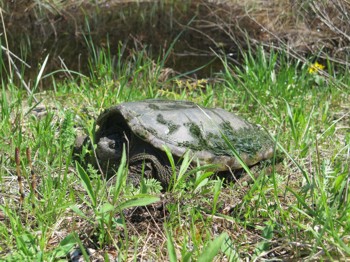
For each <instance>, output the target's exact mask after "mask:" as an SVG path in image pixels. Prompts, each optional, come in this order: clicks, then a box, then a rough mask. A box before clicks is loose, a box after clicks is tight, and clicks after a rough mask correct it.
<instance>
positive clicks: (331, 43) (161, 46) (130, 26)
mask: <svg viewBox="0 0 350 262" xmlns="http://www.w3.org/2000/svg"><path fill="white" fill-rule="evenodd" d="M0 6H1V9H0V16H1V35H0V44H1V50H2V53H1V56H0V76H1V85H2V89H1V99H0V108H1V112H0V165H1V168H0V259H1V260H5V261H33V260H35V261H59V260H62V261H64V260H68V259H70V260H73V261H77V260H78V259H82V260H86V261H89V260H92V261H109V260H115V259H118V260H120V261H124V260H126V261H131V260H133V261H134V260H135V261H139V260H140V261H141V260H142V261H143V260H154V261H165V260H170V261H177V260H181V261H191V260H198V261H212V260H214V261H237V260H255V261H260V260H274V261H277V260H283V261H288V260H293V261H298V260H299V261H304V260H346V259H349V256H350V248H349V241H350V196H349V184H350V178H349V175H350V171H349V163H350V161H349V158H350V132H349V127H350V117H349V114H350V110H349V108H350V99H349V96H350V91H349V82H350V77H349V70H348V66H349V63H348V56H349V42H350V24H349V23H350V19H349V14H350V12H349V11H350V3H349V2H348V1H345V0H344V1H340V0H332V1H298V0H296V1H291V0H290V1H287V0H283V1H274V0H261V1H249V0H245V1H235V0H232V1H204V0H203V1H201V0H193V1H154V2H152V1H150V2H149V1H147V2H146V1H145V2H144V1H88V0H80V1H57V0H30V1H24V0H23V1H22V0H18V1H5V0H3V1H1V0H0ZM146 98H166V99H184V100H191V101H194V102H196V103H198V104H200V105H202V106H208V107H222V108H225V109H227V110H229V111H232V112H235V113H236V114H239V115H241V116H243V117H245V118H247V119H248V120H250V121H251V122H254V123H257V124H260V125H261V126H263V127H264V128H265V129H266V130H267V131H268V132H269V133H270V134H271V136H272V137H273V138H274V140H275V141H276V151H277V152H278V153H277V154H276V156H278V158H277V157H276V158H274V159H272V160H271V162H270V163H269V165H268V166H269V168H268V169H262V170H261V171H259V172H257V174H256V175H257V177H256V178H254V179H252V180H253V181H251V182H250V183H247V181H246V180H245V179H241V180H238V181H236V182H235V183H231V184H227V183H223V182H222V181H221V180H220V179H218V178H215V177H213V176H212V172H211V171H210V170H209V169H206V168H205V167H203V168H199V169H196V172H193V170H192V171H191V170H188V169H187V168H186V166H188V164H189V160H188V159H187V160H186V159H185V160H186V161H184V162H183V165H182V168H180V170H179V171H178V172H177V173H176V174H174V177H175V178H176V179H177V180H176V181H177V182H176V183H175V184H174V186H173V187H171V188H169V189H168V190H167V191H166V192H163V191H161V188H160V185H159V183H158V182H157V181H155V180H147V181H145V183H144V186H143V187H141V188H133V187H132V186H131V185H127V184H125V179H126V176H127V172H128V171H127V161H126V160H125V159H124V160H123V161H122V163H121V165H120V168H119V170H118V171H117V172H116V179H114V180H112V182H107V181H105V180H103V179H101V175H100V174H98V173H97V171H96V170H94V169H93V168H92V167H87V168H82V167H81V166H80V165H79V164H78V163H77V162H76V161H75V160H76V158H80V159H83V158H84V154H85V153H87V151H88V149H85V150H86V151H84V152H83V153H82V154H80V155H75V154H74V152H73V149H74V141H75V137H76V136H77V135H78V134H81V133H86V134H88V135H90V136H91V137H93V134H94V130H95V124H94V120H95V118H96V117H97V116H98V115H99V114H100V113H101V112H102V111H103V110H104V109H105V108H107V107H109V106H111V105H115V104H118V103H121V102H124V101H135V100H141V99H146ZM280 158H281V159H280ZM247 172H248V171H247ZM248 173H249V174H250V172H248ZM249 174H247V175H246V177H249ZM183 177H188V179H182V178H183Z"/></svg>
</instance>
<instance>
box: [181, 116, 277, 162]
mask: <svg viewBox="0 0 350 262" xmlns="http://www.w3.org/2000/svg"><path fill="white" fill-rule="evenodd" d="M184 125H186V126H187V127H188V128H189V131H190V133H191V135H192V137H193V138H194V140H193V141H185V142H183V143H181V145H180V146H185V147H189V148H191V149H192V150H196V151H205V150H208V151H210V152H213V153H214V154H216V155H223V154H225V155H232V152H231V149H230V146H229V145H228V144H227V143H226V142H225V140H224V139H223V136H225V137H226V138H227V140H228V141H230V143H231V145H232V146H233V147H234V148H235V149H236V150H237V152H238V153H240V154H241V153H245V154H247V155H248V156H249V157H255V156H256V155H257V154H258V153H259V152H264V151H266V150H268V149H270V148H271V147H272V146H273V143H272V141H271V139H270V137H269V136H268V134H267V133H266V132H264V131H263V130H261V129H259V128H258V127H256V126H252V127H250V128H242V129H239V130H234V129H233V128H232V127H231V125H230V123H229V122H223V123H221V124H220V125H219V126H218V129H220V131H221V133H220V132H218V133H217V134H216V133H215V134H214V133H211V132H207V133H204V134H203V132H202V130H201V128H200V126H199V125H197V124H196V123H193V122H188V123H185V124H184ZM218 131H219V130H218Z"/></svg>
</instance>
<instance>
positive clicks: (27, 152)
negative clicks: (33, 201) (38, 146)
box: [26, 147, 38, 198]
mask: <svg viewBox="0 0 350 262" xmlns="http://www.w3.org/2000/svg"><path fill="white" fill-rule="evenodd" d="M26 155H27V160H28V164H29V168H30V174H31V189H32V193H33V194H34V196H35V197H36V198H38V192H37V191H36V175H35V172H34V169H33V165H32V158H31V156H30V148H29V147H27V149H26Z"/></svg>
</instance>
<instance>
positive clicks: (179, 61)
mask: <svg viewBox="0 0 350 262" xmlns="http://www.w3.org/2000/svg"><path fill="white" fill-rule="evenodd" d="M219 7H220V6H219V5H218V4H209V3H206V2H202V1H191V2H189V1H175V2H173V3H167V4H164V3H160V2H141V3H133V2H129V3H125V4H121V3H118V4H113V5H112V4H103V5H100V6H89V5H85V6H84V7H81V6H74V5H71V6H69V7H66V8H65V9H64V11H63V9H62V10H61V11H59V12H56V13H55V14H52V13H49V14H45V15H42V18H41V19H38V14H37V13H35V12H34V11H28V9H25V6H19V5H16V4H13V5H12V6H11V5H10V8H12V10H11V16H5V21H6V22H5V26H6V32H7V38H8V41H9V47H10V50H11V51H12V52H13V53H15V54H16V55H18V56H20V57H21V58H22V59H24V60H25V61H26V62H27V63H28V64H29V65H31V69H28V68H26V69H25V70H26V71H25V76H27V77H28V76H29V78H32V79H35V77H36V76H37V74H38V69H37V65H38V64H41V63H43V61H44V60H45V57H46V56H47V55H48V54H49V55H50V58H49V62H48V64H47V66H46V69H45V73H49V72H52V71H55V70H57V69H61V68H63V65H62V64H63V63H64V64H65V66H66V67H67V68H69V69H70V70H74V71H79V72H82V73H83V74H88V59H89V56H91V55H92V52H91V48H89V44H91V43H93V46H94V47H95V48H107V46H109V48H110V52H111V55H112V56H117V55H118V48H119V49H120V48H121V46H123V47H124V48H125V52H124V54H125V55H127V54H128V52H129V53H130V52H135V50H136V51H138V50H139V51H140V50H142V49H145V50H146V51H147V54H148V55H149V56H150V57H151V58H153V59H157V57H158V56H161V57H162V56H164V53H165V52H166V51H167V50H169V49H170V48H172V43H173V41H174V40H175V39H176V38H177V37H178V39H177V41H176V42H175V44H174V46H173V48H172V49H171V54H170V56H169V57H168V58H167V60H166V63H165V66H166V67H170V68H172V69H174V70H175V71H177V72H179V73H184V72H189V71H192V70H196V69H197V68H199V67H203V66H204V65H206V66H204V68H202V69H201V70H198V71H196V72H194V73H192V74H191V75H192V76H195V77H198V78H203V77H204V78H206V77H211V76H212V75H213V73H215V72H218V71H219V70H220V69H221V63H220V61H219V59H215V57H216V56H215V54H214V52H213V51H215V52H227V53H229V52H231V51H232V49H235V47H234V44H232V43H231V42H232V41H230V40H229V38H228V36H227V34H226V33H225V32H224V31H222V30H218V28H217V25H216V24H214V23H215V21H214V20H215V19H217V18H218V15H217V14H214V13H213V10H216V11H218V10H219ZM25 10H27V11H25ZM23 14H24V15H23ZM1 40H2V45H3V46H4V39H3V38H2V39H1ZM88 43H89V44H88ZM131 50H132V51H131ZM208 63H209V64H208ZM22 67H23V64H22ZM58 76H59V77H61V78H64V77H65V76H64V75H63V74H62V75H58Z"/></svg>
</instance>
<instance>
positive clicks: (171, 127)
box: [157, 114, 180, 134]
mask: <svg viewBox="0 0 350 262" xmlns="http://www.w3.org/2000/svg"><path fill="white" fill-rule="evenodd" d="M157 122H158V123H160V124H162V125H165V126H167V127H168V129H169V134H172V133H174V132H175V131H176V130H178V129H179V127H180V125H176V124H175V123H174V122H173V121H171V120H165V118H164V116H163V115H162V114H158V115H157Z"/></svg>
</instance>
